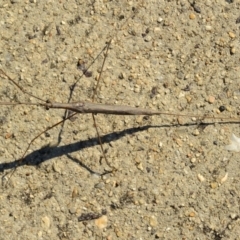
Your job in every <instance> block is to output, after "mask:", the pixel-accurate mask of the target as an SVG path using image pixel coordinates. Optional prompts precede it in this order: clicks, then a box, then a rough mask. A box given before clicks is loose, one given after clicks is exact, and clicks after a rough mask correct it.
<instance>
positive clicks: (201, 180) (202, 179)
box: [197, 173, 205, 182]
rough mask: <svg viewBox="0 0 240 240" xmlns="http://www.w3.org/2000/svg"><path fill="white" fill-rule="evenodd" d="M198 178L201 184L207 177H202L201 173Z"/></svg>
mask: <svg viewBox="0 0 240 240" xmlns="http://www.w3.org/2000/svg"><path fill="white" fill-rule="evenodd" d="M197 177H198V180H199V181H200V182H204V181H205V177H203V175H201V174H200V173H199V174H198V175H197Z"/></svg>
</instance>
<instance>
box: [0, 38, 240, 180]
mask: <svg viewBox="0 0 240 240" xmlns="http://www.w3.org/2000/svg"><path fill="white" fill-rule="evenodd" d="M110 44H111V40H110V41H109V42H108V43H107V44H106V47H105V48H104V49H103V51H102V52H104V51H105V57H104V60H103V64H102V67H101V71H100V75H99V77H98V81H97V85H96V87H95V89H94V94H93V97H92V102H84V101H79V102H75V103H59V102H54V101H51V100H47V101H44V100H43V99H41V98H39V97H37V96H35V95H33V94H31V93H29V92H27V91H26V90H24V89H23V88H22V87H21V86H20V85H19V84H18V83H17V82H16V81H15V80H14V79H12V78H11V77H10V76H9V75H8V74H7V73H6V72H5V71H3V70H2V69H0V74H1V75H2V76H3V77H5V78H7V79H8V80H9V81H10V82H12V83H13V84H14V85H15V86H16V87H17V88H19V89H20V90H21V91H22V92H23V93H24V94H27V95H29V96H30V97H33V98H34V99H37V100H38V101H39V102H37V103H28V102H20V101H19V102H14V103H11V102H1V103H0V104H1V105H34V106H40V107H44V108H46V109H52V108H56V109H64V110H67V111H66V113H65V116H64V119H63V120H62V121H60V122H58V123H56V124H54V125H53V126H51V127H49V128H48V129H46V130H44V131H42V132H41V133H39V134H38V135H37V136H36V137H34V138H33V139H32V140H31V141H30V143H29V144H28V146H27V148H26V150H25V151H24V153H23V155H22V156H21V157H20V159H19V160H17V161H16V166H19V165H21V163H22V161H23V159H24V158H25V156H26V153H27V151H28V150H29V148H30V146H31V145H32V143H33V142H34V141H35V140H36V139H37V138H38V137H40V136H41V135H42V134H44V133H46V132H47V131H48V130H50V129H52V128H54V127H56V126H57V125H60V124H62V123H64V122H65V121H66V120H67V119H70V118H72V117H74V116H75V115H76V114H77V113H80V114H89V113H91V114H92V117H93V121H94V125H95V128H96V130H97V135H98V139H99V142H100V146H101V149H102V153H103V156H104V158H105V161H106V162H107V164H108V165H109V166H110V167H111V164H110V163H109V162H108V160H107V157H106V156H105V153H104V150H103V146H102V143H101V138H100V134H99V132H98V129H97V127H96V126H97V124H96V120H95V114H112V115H146V116H152V115H170V116H177V117H187V118H190V117H192V118H196V119H197V120H201V121H202V122H203V120H205V119H211V120H213V122H215V121H218V122H234V123H235V122H239V120H240V119H239V118H228V117H215V116H211V115H205V116H203V115H196V114H181V113H172V112H164V111H159V110H154V109H147V108H137V107H131V106H125V105H109V104H99V103H94V100H95V95H96V91H97V89H98V86H99V82H100V79H101V73H102V72H103V68H104V65H105V60H106V58H107V53H108V50H109V47H110ZM83 71H84V73H85V74H86V73H87V71H88V68H87V69H84V70H83ZM76 84H77V82H76V83H75V84H74V85H73V87H72V91H73V90H74V88H75V86H76ZM67 112H74V113H73V114H70V115H69V114H67ZM15 170H16V167H15V168H14V170H13V171H12V172H11V175H10V177H11V176H12V175H13V173H14V171H15ZM113 170H115V169H113ZM109 172H112V171H107V172H105V173H104V174H106V173H109ZM10 177H9V178H10Z"/></svg>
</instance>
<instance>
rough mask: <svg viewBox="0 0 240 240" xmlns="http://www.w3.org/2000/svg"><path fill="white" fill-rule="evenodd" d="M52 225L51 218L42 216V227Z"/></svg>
mask: <svg viewBox="0 0 240 240" xmlns="http://www.w3.org/2000/svg"><path fill="white" fill-rule="evenodd" d="M50 225H51V221H50V218H49V217H47V216H45V217H42V227H43V228H49V227H50Z"/></svg>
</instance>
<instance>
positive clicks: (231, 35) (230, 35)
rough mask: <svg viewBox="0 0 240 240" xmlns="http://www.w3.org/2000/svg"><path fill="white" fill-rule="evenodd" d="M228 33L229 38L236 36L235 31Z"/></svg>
mask: <svg viewBox="0 0 240 240" xmlns="http://www.w3.org/2000/svg"><path fill="white" fill-rule="evenodd" d="M228 35H229V37H230V38H235V37H236V35H235V33H233V32H229V33H228Z"/></svg>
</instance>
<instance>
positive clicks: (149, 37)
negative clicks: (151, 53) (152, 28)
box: [144, 35, 152, 42]
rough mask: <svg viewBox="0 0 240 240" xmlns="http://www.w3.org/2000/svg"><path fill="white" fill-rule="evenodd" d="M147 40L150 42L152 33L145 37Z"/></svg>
mask: <svg viewBox="0 0 240 240" xmlns="http://www.w3.org/2000/svg"><path fill="white" fill-rule="evenodd" d="M144 40H145V42H150V41H151V40H152V37H151V36H150V35H147V36H146V37H145V38H144Z"/></svg>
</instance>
